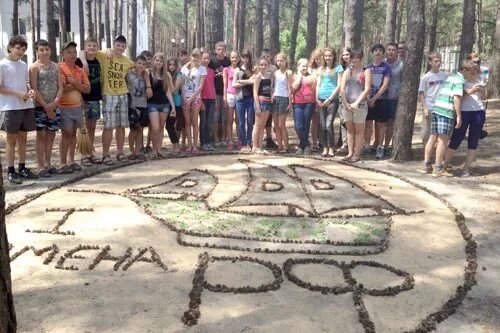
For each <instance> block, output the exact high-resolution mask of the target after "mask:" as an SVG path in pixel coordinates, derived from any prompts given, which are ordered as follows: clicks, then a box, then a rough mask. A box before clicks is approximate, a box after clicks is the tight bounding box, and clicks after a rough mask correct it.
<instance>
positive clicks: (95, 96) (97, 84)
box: [76, 58, 102, 101]
mask: <svg viewBox="0 0 500 333" xmlns="http://www.w3.org/2000/svg"><path fill="white" fill-rule="evenodd" d="M87 63H88V65H89V75H88V78H89V82H90V94H82V95H83V100H84V101H100V100H101V99H102V94H101V64H100V63H99V61H98V60H97V59H93V60H87ZM76 65H77V66H78V67H83V63H82V61H81V60H80V58H78V59H76Z"/></svg>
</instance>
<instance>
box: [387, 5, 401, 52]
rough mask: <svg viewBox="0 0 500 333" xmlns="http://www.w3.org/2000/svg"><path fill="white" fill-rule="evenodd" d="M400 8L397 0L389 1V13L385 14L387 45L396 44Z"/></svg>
mask: <svg viewBox="0 0 500 333" xmlns="http://www.w3.org/2000/svg"><path fill="white" fill-rule="evenodd" d="M397 13H398V6H397V2H396V0H387V11H386V14H385V29H384V40H385V44H388V43H390V42H394V40H395V37H396V16H397Z"/></svg>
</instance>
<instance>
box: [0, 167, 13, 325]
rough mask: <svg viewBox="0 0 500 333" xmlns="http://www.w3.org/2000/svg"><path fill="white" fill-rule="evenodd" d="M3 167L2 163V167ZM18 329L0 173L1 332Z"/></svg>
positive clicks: (3, 193)
mask: <svg viewBox="0 0 500 333" xmlns="http://www.w3.org/2000/svg"><path fill="white" fill-rule="evenodd" d="M1 167H2V165H1V163H0V169H1ZM16 330H17V321H16V313H15V311H14V300H13V297H12V280H11V276H10V259H9V241H8V239H7V229H6V227H5V192H4V189H3V177H2V175H1V174H0V332H6V333H15V332H16Z"/></svg>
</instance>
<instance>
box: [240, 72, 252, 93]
mask: <svg viewBox="0 0 500 333" xmlns="http://www.w3.org/2000/svg"><path fill="white" fill-rule="evenodd" d="M249 78H250V76H248V75H247V72H246V71H245V70H244V69H243V68H241V67H240V71H239V72H238V80H248V79H249ZM241 95H242V96H252V95H253V84H246V85H244V86H243V87H242V88H241Z"/></svg>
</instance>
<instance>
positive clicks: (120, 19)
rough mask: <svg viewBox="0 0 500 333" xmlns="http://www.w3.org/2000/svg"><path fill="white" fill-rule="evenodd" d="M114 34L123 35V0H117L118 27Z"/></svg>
mask: <svg viewBox="0 0 500 333" xmlns="http://www.w3.org/2000/svg"><path fill="white" fill-rule="evenodd" d="M116 35H117V36H118V35H123V0H118V28H117V31H116Z"/></svg>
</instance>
